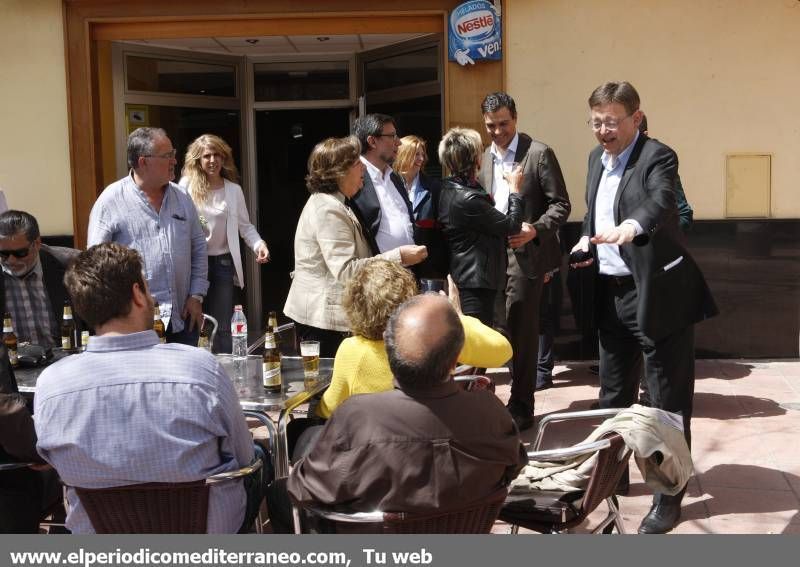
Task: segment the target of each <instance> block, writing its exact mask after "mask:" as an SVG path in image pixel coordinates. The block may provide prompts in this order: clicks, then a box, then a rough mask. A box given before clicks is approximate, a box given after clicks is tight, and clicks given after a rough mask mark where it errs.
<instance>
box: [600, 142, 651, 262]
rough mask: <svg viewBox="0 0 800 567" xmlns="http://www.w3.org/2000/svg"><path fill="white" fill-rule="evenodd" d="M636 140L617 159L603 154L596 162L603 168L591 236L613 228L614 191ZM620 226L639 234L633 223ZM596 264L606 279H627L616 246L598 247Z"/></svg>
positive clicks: (629, 220)
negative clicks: (625, 226) (608, 277)
mask: <svg viewBox="0 0 800 567" xmlns="http://www.w3.org/2000/svg"><path fill="white" fill-rule="evenodd" d="M638 139H639V133H638V132H637V133H636V137H635V138H634V139H633V142H631V143H630V145H629V146H628V147H627V148H625V149H624V150H623V151H622V153H621V154H619V155H618V156H617V157H613V156H612V155H611V154H609V153H608V152H603V155H602V156H601V157H600V161H601V163H602V164H603V174H602V175H601V176H600V185H598V186H597V195H596V196H595V207H594V231H595V234H600V233H601V232H603V231H604V230H608V229H610V228H614V227H615V226H617V221H616V219H615V217H614V200H615V199H616V197H617V189H619V183H620V181H622V175H623V174H624V173H625V167H626V166H627V165H628V159H629V158H630V157H631V153H632V152H633V146H635V145H636V140H638ZM623 222H624V223H629V224H632V225H633V227H634V228H635V229H636V234H637V235H638V234H641V233H642V232H643V230H642V227H641V226H640V225H639V223H638V222H636V221H635V220H632V219H626V220H624V221H623ZM597 260H598V262H599V270H600V273H601V274H605V275H607V276H629V275H631V271H630V269H628V265H627V264H626V263H625V261H624V260H623V259H622V256H621V255H620V253H619V246H618V245H616V244H598V245H597Z"/></svg>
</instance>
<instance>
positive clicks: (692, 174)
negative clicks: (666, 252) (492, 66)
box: [504, 0, 800, 220]
mask: <svg viewBox="0 0 800 567" xmlns="http://www.w3.org/2000/svg"><path fill="white" fill-rule="evenodd" d="M504 5H505V16H506V20H505V21H506V26H507V28H506V34H507V35H506V38H507V44H506V48H505V49H504V55H505V57H506V65H507V67H506V69H507V81H506V85H507V88H508V91H509V93H511V94H512V96H514V98H515V99H516V101H517V107H518V111H519V125H520V128H521V129H522V130H524V131H527V132H528V133H529V134H531V135H533V136H534V137H538V138H540V139H542V140H543V141H545V142H546V143H548V144H550V145H551V146H552V147H553V148H554V149H555V151H556V155H557V156H558V158H559V161H560V162H561V166H562V168H563V169H564V174H565V177H566V179H567V185H568V189H569V192H570V196H571V197H572V200H573V213H572V215H571V217H570V220H580V219H582V218H583V215H584V213H585V211H586V207H585V205H584V203H583V200H584V193H585V182H586V159H587V155H588V152H589V150H590V149H591V148H592V147H593V146H594V144H595V142H594V137H593V135H592V132H591V131H590V130H589V128H588V127H587V126H586V124H585V121H586V119H587V118H588V113H589V112H588V108H587V104H586V100H587V99H588V97H589V94H590V93H591V91H592V90H593V89H594V88H595V87H596V86H598V85H599V84H601V83H603V82H604V81H607V80H627V81H630V82H631V83H632V84H633V85H634V86H635V87H636V89H637V90H638V91H639V95H640V96H641V98H642V110H644V111H645V113H646V114H647V117H648V122H649V128H650V134H651V135H652V136H654V137H657V138H659V139H660V140H661V141H663V142H665V143H667V144H668V145H670V146H671V147H672V148H673V149H675V150H676V151H677V152H678V157H679V159H680V173H681V178H682V180H683V185H684V187H685V189H686V194H687V196H688V199H689V202H690V203H691V204H692V206H693V207H694V209H695V218H698V219H721V218H724V211H725V155H726V154H727V153H740V152H758V153H762V152H763V153H771V154H773V159H772V216H773V217H776V218H798V217H800V195H799V193H800V192H798V186H799V185H800V115H798V105H797V102H796V101H797V100H798V99H800V2H798V1H797V0H670V1H668V2H664V1H659V0H572V1H569V2H564V1H563V0H504Z"/></svg>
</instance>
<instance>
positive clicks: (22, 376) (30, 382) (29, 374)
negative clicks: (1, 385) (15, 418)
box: [14, 348, 75, 394]
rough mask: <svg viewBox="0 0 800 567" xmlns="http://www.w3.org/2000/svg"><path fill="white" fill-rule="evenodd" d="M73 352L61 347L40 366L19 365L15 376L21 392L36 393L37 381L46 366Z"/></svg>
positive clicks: (15, 369) (15, 370)
mask: <svg viewBox="0 0 800 567" xmlns="http://www.w3.org/2000/svg"><path fill="white" fill-rule="evenodd" d="M72 354H75V353H72V352H65V351H63V350H61V349H60V348H54V349H53V358H51V359H50V360H48V361H47V363H46V364H43V365H39V366H19V367H17V368H14V378H16V380H17V388H19V391H20V393H21V394H34V393H35V392H36V381H37V380H38V379H39V375H40V374H41V373H42V372H43V371H44V369H45V368H47V367H48V366H50V365H51V364H53V363H54V362H57V361H59V360H61V359H62V358H66V357H68V356H70V355H72Z"/></svg>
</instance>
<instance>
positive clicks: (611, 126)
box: [586, 114, 633, 132]
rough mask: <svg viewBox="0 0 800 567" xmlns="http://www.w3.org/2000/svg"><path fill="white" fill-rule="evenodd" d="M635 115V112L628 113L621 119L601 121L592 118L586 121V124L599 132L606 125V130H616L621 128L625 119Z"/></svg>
mask: <svg viewBox="0 0 800 567" xmlns="http://www.w3.org/2000/svg"><path fill="white" fill-rule="evenodd" d="M631 116H633V114H628V115H627V116H626V117H625V118H622V119H620V120H605V121H603V122H600V121H599V120H592V119H591V118H590V119H589V120H587V121H586V124H588V125H589V128H591V129H592V130H594V131H595V132H599V131H600V129H601V128H603V126H605V128H606V131H608V132H614V131H616V130H617V129H618V128H619V125H620V124H622V123H623V122H624V121H625V120H627V119H628V118H630V117H631Z"/></svg>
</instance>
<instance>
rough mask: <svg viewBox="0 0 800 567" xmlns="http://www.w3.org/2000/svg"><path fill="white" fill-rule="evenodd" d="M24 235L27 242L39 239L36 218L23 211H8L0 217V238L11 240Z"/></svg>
mask: <svg viewBox="0 0 800 567" xmlns="http://www.w3.org/2000/svg"><path fill="white" fill-rule="evenodd" d="M20 232H24V233H25V237H26V238H27V239H28V242H33V241H34V240H36V239H37V238H39V223H38V222H36V217H34V216H33V215H32V214H30V213H26V212H25V211H15V210H14V209H11V210H8V211H6V212H4V213H3V214H1V215H0V238H13V237H14V236H16V235H18V234H19V233H20Z"/></svg>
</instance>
